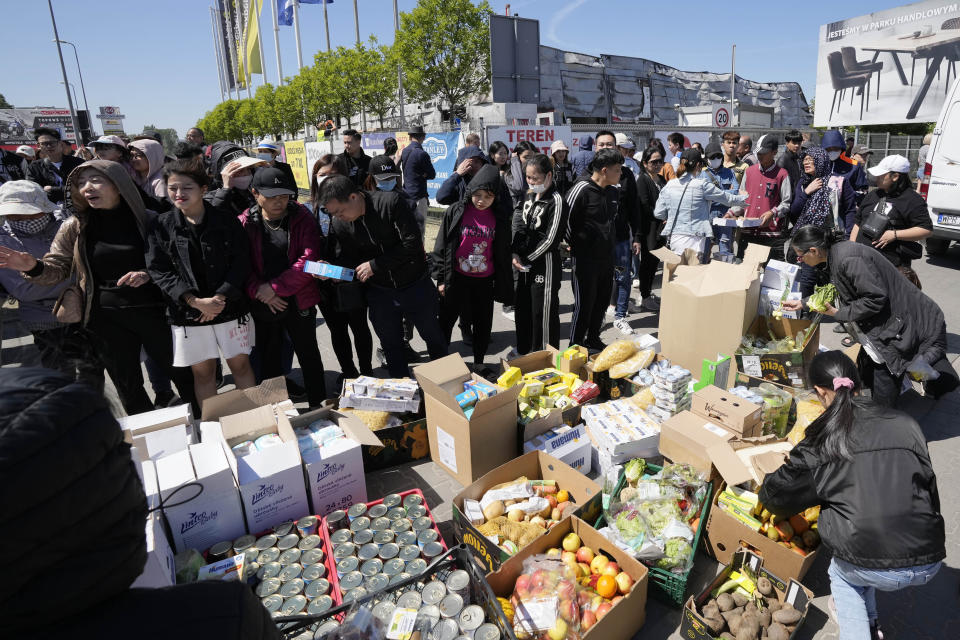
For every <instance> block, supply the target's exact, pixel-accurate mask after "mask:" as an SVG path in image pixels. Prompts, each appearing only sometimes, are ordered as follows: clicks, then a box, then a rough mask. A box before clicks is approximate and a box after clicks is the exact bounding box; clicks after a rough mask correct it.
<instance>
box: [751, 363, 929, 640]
mask: <svg viewBox="0 0 960 640" xmlns="http://www.w3.org/2000/svg"><path fill="white" fill-rule="evenodd" d="M807 374H808V376H809V378H810V383H811V384H812V385H813V387H814V389H815V390H816V392H817V395H818V396H819V397H820V400H821V401H822V403H823V405H824V406H825V407H826V411H825V412H824V413H823V415H821V416H820V417H819V418H817V419H816V420H814V421H813V422H812V423H811V424H810V426H808V427H807V431H806V437H804V439H803V440H801V441H800V443H799V444H797V446H796V447H794V448H793V450H792V451H790V457H789V458H788V459H787V461H786V463H784V464H783V465H782V466H781V467H780V468H779V469H777V470H776V471H774V472H773V473H770V474H767V476H766V477H765V478H764V480H763V486H762V487H761V489H760V496H759V498H760V502H762V503H763V506H764V507H766V508H767V509H769V510H770V512H771V513H773V514H775V515H778V516H783V517H787V516H790V515H793V514H796V513H801V512H802V511H804V510H805V509H808V508H810V507H816V506H820V515H819V519H818V521H817V522H818V532H819V534H820V537H821V539H822V540H823V543H824V544H825V545H827V546H828V547H830V550H831V551H832V553H833V559H832V560H831V561H830V568H829V570H828V571H827V573H828V574H829V575H830V590H831V592H832V593H833V596H832V598H833V601H832V603H831V604H832V605H833V606H831V607H830V608H831V609H832V610H833V611H832V613H833V616H834V618H835V619H836V622H837V625H838V626H839V627H840V636H839V637H840V639H841V640H866V639H867V638H870V639H872V640H877V639H879V638H882V637H883V634H882V633H881V631H880V623H879V613H878V611H877V599H876V598H877V596H876V593H877V591H888V592H893V591H899V590H901V589H904V588H906V587H919V586H922V585H925V584H927V583H928V582H929V581H930V580H931V579H932V578H933V577H934V576H935V575H936V574H937V572H938V571H939V570H940V567H941V566H942V564H943V559H944V558H945V557H946V549H945V546H944V540H945V533H944V523H943V517H942V516H941V515H940V494H939V492H938V490H937V478H936V474H935V473H934V470H933V463H932V461H931V460H930V452H929V451H928V450H927V442H926V438H925V437H924V434H923V432H922V431H921V430H920V426H919V425H918V424H917V423H916V421H915V420H913V418H911V417H910V416H908V415H907V414H905V413H901V412H899V411H893V410H890V409H887V408H885V407H881V406H879V405H877V404H876V402H871V401H870V400H867V399H865V398H863V397H862V396H861V395H860V390H861V382H860V376H859V375H858V373H857V368H856V366H855V365H854V364H853V362H852V361H851V360H850V358H848V357H847V356H845V355H844V354H843V353H841V352H839V351H827V352H825V353H820V354H817V355H816V356H815V357H814V358H813V360H812V361H811V362H810V366H809V368H808V370H807ZM881 470H882V471H881Z"/></svg>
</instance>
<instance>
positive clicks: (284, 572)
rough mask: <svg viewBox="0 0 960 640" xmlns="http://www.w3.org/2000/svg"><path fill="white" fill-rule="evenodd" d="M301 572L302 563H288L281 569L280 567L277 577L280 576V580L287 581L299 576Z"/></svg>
mask: <svg viewBox="0 0 960 640" xmlns="http://www.w3.org/2000/svg"><path fill="white" fill-rule="evenodd" d="M301 573H303V566H302V565H300V564H288V565H287V566H285V567H284V568H283V569H281V571H280V574H279V575H278V576H277V577H278V578H280V582H289V581H290V580H293V579H294V578H299V577H300V574H301Z"/></svg>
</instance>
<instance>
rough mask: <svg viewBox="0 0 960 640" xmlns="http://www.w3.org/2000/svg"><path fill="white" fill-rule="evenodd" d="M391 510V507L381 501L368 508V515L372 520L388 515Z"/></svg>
mask: <svg viewBox="0 0 960 640" xmlns="http://www.w3.org/2000/svg"><path fill="white" fill-rule="evenodd" d="M389 510H390V508H389V507H385V506H384V505H383V503H382V502H381V503H380V504H375V505H373V506H372V507H370V508H369V509H368V510H367V517H369V518H370V519H371V520H375V519H377V518H382V517H383V516H385V515H387V511H389Z"/></svg>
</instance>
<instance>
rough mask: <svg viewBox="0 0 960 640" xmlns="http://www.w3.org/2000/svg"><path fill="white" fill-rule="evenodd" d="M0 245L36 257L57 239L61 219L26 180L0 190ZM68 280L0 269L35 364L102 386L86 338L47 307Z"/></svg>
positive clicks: (38, 188)
mask: <svg viewBox="0 0 960 640" xmlns="http://www.w3.org/2000/svg"><path fill="white" fill-rule="evenodd" d="M0 220H2V224H0V246H2V247H6V248H8V249H13V250H15V251H24V252H26V253H29V254H30V255H32V256H33V257H34V258H37V259H39V258H42V257H43V256H44V255H45V254H46V253H47V252H48V251H49V250H50V243H51V242H53V238H54V236H55V235H57V231H59V229H60V225H61V224H62V222H63V218H61V217H60V216H59V215H58V212H57V207H56V205H54V204H53V203H52V202H50V200H49V198H47V195H46V193H45V192H44V190H43V188H42V187H41V186H40V185H38V184H36V183H35V182H31V181H29V180H14V181H12V182H6V183H4V184H2V185H0ZM72 282H73V281H72V279H68V280H64V281H63V282H61V283H60V284H57V285H54V286H40V285H36V284H31V283H30V281H29V280H27V279H25V278H24V277H23V276H22V275H21V274H20V273H19V272H17V271H14V270H13V269H0V286H2V287H3V288H4V290H5V291H6V292H7V294H8V295H10V297H12V298H14V299H15V300H17V302H18V303H19V307H20V308H19V321H20V324H21V326H23V328H24V329H26V330H27V331H29V332H30V333H31V334H33V344H34V345H36V347H37V350H38V351H39V352H40V363H41V364H42V365H43V366H44V367H46V368H48V369H56V370H58V371H62V372H64V373H66V374H67V375H69V376H71V377H73V378H75V379H82V380H86V381H87V382H90V383H91V384H93V385H94V386H96V387H102V386H103V369H102V367H98V366H96V365H95V364H94V363H95V362H96V359H95V358H94V357H93V356H92V355H91V354H90V353H89V350H88V348H87V346H86V345H88V344H89V339H88V338H86V337H85V335H84V330H83V329H82V328H81V327H80V325H79V324H62V323H60V322H57V319H56V318H55V317H54V315H53V305H54V303H55V302H56V301H57V298H59V297H60V294H61V293H63V291H64V289H66V288H67V287H69V286H70V285H71V284H72Z"/></svg>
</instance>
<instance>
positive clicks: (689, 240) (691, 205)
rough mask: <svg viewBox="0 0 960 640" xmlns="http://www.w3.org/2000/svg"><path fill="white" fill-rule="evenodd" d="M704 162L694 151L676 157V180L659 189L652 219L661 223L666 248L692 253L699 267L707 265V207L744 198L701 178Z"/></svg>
mask: <svg viewBox="0 0 960 640" xmlns="http://www.w3.org/2000/svg"><path fill="white" fill-rule="evenodd" d="M703 165H704V160H703V156H702V155H700V152H699V151H697V150H696V149H694V148H692V147H691V148H689V149H684V150H683V153H682V154H681V155H680V165H679V168H678V169H677V177H676V178H675V179H673V180H671V181H670V182H668V183H667V185H666V186H665V187H664V188H663V190H662V191H661V192H660V197H659V198H658V199H657V204H656V206H655V207H654V210H653V215H654V217H655V218H657V219H658V220H665V221H666V225H664V228H663V231H662V235H663V236H666V239H667V246H668V247H670V250H671V251H673V252H674V253H676V254H677V255H683V252H684V251H685V250H686V249H693V250H694V251H696V252H697V257H698V258H699V260H700V263H701V264H706V263H708V262H710V246H711V243H712V240H713V223H712V217H711V214H710V203H712V202H719V203H721V204H724V205H726V206H728V207H732V206H733V205H740V204H743V203H744V202H746V201H747V196H746V195H740V194H737V193H729V192H727V191H724V190H723V189H720V188H719V187H717V186H715V185H714V184H713V182H711V181H710V180H707V179H706V178H705V177H703V176H701V175H700V173H701V171H702V170H703Z"/></svg>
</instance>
